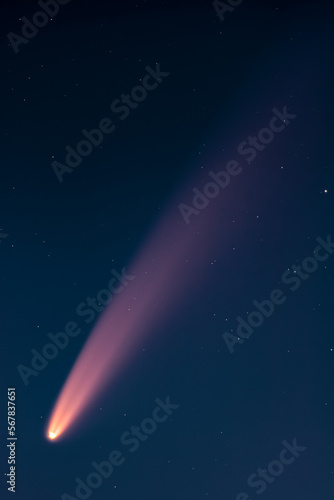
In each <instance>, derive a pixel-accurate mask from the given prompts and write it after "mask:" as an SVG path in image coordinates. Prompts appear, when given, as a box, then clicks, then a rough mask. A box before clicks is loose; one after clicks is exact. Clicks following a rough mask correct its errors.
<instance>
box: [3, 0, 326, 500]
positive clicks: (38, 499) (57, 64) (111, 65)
mask: <svg viewBox="0 0 334 500" xmlns="http://www.w3.org/2000/svg"><path fill="white" fill-rule="evenodd" d="M237 3H238V2H237V1H234V2H233V1H231V2H230V4H231V5H235V7H234V8H233V9H234V10H232V11H230V12H229V11H227V12H226V13H225V14H224V16H225V17H224V20H223V21H222V20H220V19H219V17H218V16H217V13H216V11H215V8H214V6H213V4H212V3H211V2H210V1H209V2H204V1H202V2H196V1H191V2H190V1H189V2H188V1H180V2H168V1H166V2H161V1H159V2H153V1H150V2H149V1H143V0H138V1H137V2H125V3H121V2H118V3H114V2H104V1H103V0H97V1H95V2H92V1H86V0H84V1H82V2H79V1H78V0H71V1H70V2H68V3H67V4H66V5H65V4H64V5H61V6H59V12H58V13H57V14H56V15H54V16H53V19H52V21H48V23H47V24H46V26H44V27H41V28H39V31H38V32H37V33H36V34H35V35H34V36H33V35H30V36H31V38H30V39H27V38H26V39H25V40H26V42H27V43H23V42H22V43H19V44H18V46H17V53H15V50H14V48H13V47H12V46H11V44H10V42H9V39H8V36H7V35H8V34H9V33H10V32H12V33H15V34H16V35H20V36H22V26H23V24H24V20H23V21H22V18H23V17H24V16H25V17H26V18H27V19H28V20H32V19H33V16H35V14H36V12H38V11H41V7H40V6H39V5H38V3H37V2H34V1H29V2H19V1H18V2H12V3H11V6H10V7H8V6H2V7H1V9H2V13H1V14H2V15H1V33H2V38H1V40H2V43H1V46H0V54H1V60H2V79H1V85H2V93H1V101H2V114H1V117H2V118H1V131H0V133H1V137H2V162H1V163H2V168H1V176H2V179H1V184H0V185H1V198H0V203H1V214H2V215H1V224H0V229H1V230H2V232H0V253H1V263H2V264H1V274H0V277H1V283H2V301H1V303H2V307H1V310H2V336H1V338H2V342H3V345H2V349H1V359H0V361H1V363H0V366H1V397H2V400H1V407H2V412H1V415H2V417H1V428H0V437H1V453H0V456H1V457H2V461H1V472H2V475H1V485H0V486H1V494H0V496H1V498H7V497H8V498H10V495H12V493H10V492H8V491H7V487H8V485H7V484H6V478H5V474H7V473H8V471H9V467H10V466H9V464H8V463H7V458H8V453H9V452H8V450H9V448H7V447H6V445H7V443H8V442H9V441H8V440H7V437H8V433H7V425H6V420H7V415H6V399H7V388H9V387H14V388H15V390H16V416H15V418H16V437H17V442H16V457H15V459H16V463H15V472H16V498H17V499H18V500H21V499H22V500H26V499H29V500H30V499H31V500H32V499H34V500H42V499H43V500H45V499H48V500H49V499H50V500H53V499H62V500H69V498H71V497H72V498H83V497H84V490H82V492H81V493H82V495H83V496H81V497H80V496H77V495H76V493H75V488H76V482H75V481H76V478H81V480H82V481H84V482H85V484H86V478H87V476H88V475H89V474H90V473H92V472H93V471H94V468H93V466H92V462H96V463H101V462H102V461H106V460H109V456H110V453H111V452H112V451H113V450H119V451H120V453H121V454H122V456H123V457H124V459H125V460H124V462H123V463H122V464H121V465H119V466H117V465H115V466H114V470H113V472H112V475H111V476H110V477H109V478H104V479H103V480H102V479H101V485H100V486H99V487H97V488H95V489H94V488H91V490H92V492H91V494H89V490H87V492H86V494H87V498H92V499H98V500H109V499H110V500H112V499H115V500H130V499H131V500H132V499H135V498H143V499H144V498H145V499H147V500H151V499H152V500H153V499H156V498H157V497H158V498H159V499H161V500H167V499H168V500H170V499H175V500H204V499H208V500H210V499H212V500H225V499H226V500H235V499H237V500H249V499H251V500H254V499H256V498H258V497H260V498H261V500H262V499H263V500H266V499H268V500H269V499H270V500H280V499H282V498H284V499H287V500H294V499H299V498H300V499H301V498H302V499H305V500H314V498H318V499H321V500H330V499H332V498H333V493H334V485H333V481H334V465H333V432H332V428H331V426H330V422H331V421H332V420H333V403H334V401H333V391H332V384H331V381H332V380H333V369H332V366H333V356H334V351H333V349H334V342H333V338H332V332H333V326H334V322H333V314H332V297H333V269H334V253H333V250H332V247H331V245H330V243H327V244H326V241H327V242H330V238H331V235H333V236H332V239H333V240H334V227H333V206H334V202H333V189H334V185H333V172H332V169H333V161H332V149H333V148H332V134H333V127H332V116H333V112H334V107H333V104H334V101H333V98H332V88H333V62H332V53H333V40H332V24H333V22H332V19H333V17H332V16H333V6H332V3H331V2H329V1H319V2H317V3H316V4H315V3H314V2H279V1H278V2H273V1H268V2H260V1H252V0H250V1H247V0H245V1H244V2H240V5H238V6H237ZM225 4H228V2H225ZM221 9H223V7H221ZM34 19H35V20H36V19H37V18H36V16H35V18H34ZM40 21H41V22H42V23H43V16H42V18H40ZM37 22H38V20H37ZM30 29H32V28H30ZM25 33H26V34H27V33H28V34H29V31H27V32H25ZM12 40H13V38H12ZM157 64H158V66H157ZM159 66H160V70H161V72H163V73H166V75H165V76H163V77H162V81H160V82H159V81H158V80H157V79H154V76H152V72H153V71H154V70H156V69H157V68H159ZM147 67H149V68H150V70H148V69H147ZM147 74H151V79H150V80H148V79H147V80H146V82H149V83H148V84H149V85H151V86H152V87H153V86H154V87H155V88H152V89H149V90H147V96H146V95H145V97H143V98H142V100H141V102H139V101H140V99H141V97H142V96H143V94H140V91H137V92H138V93H137V94H136V95H137V96H139V97H138V105H137V106H136V103H135V104H134V101H133V100H131V101H130V104H126V103H123V106H124V105H125V106H126V107H127V108H126V109H127V110H128V111H125V110H124V109H123V112H121V111H120V110H119V106H121V105H122V103H120V102H118V101H116V100H117V99H118V100H121V99H122V97H121V96H122V94H128V93H131V90H132V89H133V88H134V87H136V86H138V85H139V86H140V85H142V84H143V81H144V77H145V75H147ZM167 74H168V75H167ZM157 78H158V77H157ZM155 81H157V83H158V85H157V86H155V85H154V83H155ZM115 101H116V102H115ZM112 103H114V109H111V108H110V106H111V104H112ZM285 107H286V109H287V112H288V113H290V114H292V115H295V117H294V118H290V123H286V122H283V121H282V120H280V119H279V118H278V120H277V121H275V126H276V127H279V126H281V127H283V128H282V130H281V131H280V132H278V131H275V132H272V137H270V139H269V140H268V141H267V144H265V145H264V146H263V143H261V142H260V146H258V145H259V142H256V145H257V146H255V145H254V142H253V145H252V146H250V145H249V141H254V139H252V138H251V139H250V138H249V137H250V136H251V137H253V138H254V137H255V138H256V137H258V135H260V136H261V137H262V138H264V141H265V140H266V138H268V135H266V133H267V134H268V132H261V133H260V134H259V132H260V131H261V130H263V128H266V129H267V130H268V127H270V123H273V122H272V121H271V120H272V118H273V116H277V113H276V115H275V112H274V111H273V109H274V108H275V109H276V111H277V112H279V113H282V112H283V111H284V108H285ZM117 108H118V111H117ZM106 118H108V119H109V120H111V121H112V123H109V122H106V121H104V122H103V126H105V127H107V125H108V126H109V130H110V129H111V127H112V125H113V126H114V129H113V130H112V131H110V133H105V134H104V135H103V140H102V141H101V142H100V144H98V145H96V146H95V145H94V147H93V146H92V147H90V149H91V152H90V154H87V156H85V157H83V158H82V160H81V162H80V164H78V166H76V167H71V166H69V165H67V164H66V154H67V150H66V149H65V148H66V146H70V147H71V148H73V149H74V150H76V148H77V146H78V143H79V142H80V141H82V140H84V139H87V137H84V135H83V134H82V130H83V129H85V130H87V131H91V130H92V129H96V128H97V127H98V126H99V124H100V126H101V120H103V119H106ZM122 118H123V119H122ZM270 130H272V129H270ZM99 140H101V136H100V135H99V134H98V136H96V135H95V141H97V142H98V141H99ZM255 140H256V139H255ZM241 143H243V145H241ZM245 143H247V144H245ZM240 145H241V146H240ZM86 147H87V146H86ZM247 147H252V148H253V156H254V159H253V161H251V162H250V163H249V161H247V159H248V158H249V156H247V155H246V154H242V152H240V149H239V151H238V148H241V149H242V151H244V150H245V149H246V148H247ZM84 148H85V146H83V149H82V150H81V151H84V152H85V150H84ZM254 151H255V152H256V154H255V153H254ZM72 159H73V158H72ZM232 160H235V161H238V162H239V165H240V167H241V168H242V171H241V173H239V174H238V175H236V176H231V180H230V184H229V185H228V186H226V188H223V189H221V191H220V193H219V196H217V197H216V198H214V199H211V200H209V203H208V207H206V208H203V210H198V209H197V208H196V207H195V211H198V212H199V213H197V214H195V213H194V214H193V215H192V216H191V217H190V221H191V222H190V224H189V225H187V224H186V223H185V222H184V220H183V219H182V215H181V213H180V210H179V206H178V205H179V204H180V203H185V204H187V205H188V206H192V207H193V209H194V206H193V205H192V203H193V198H194V196H195V195H194V192H193V191H192V190H193V188H196V189H198V190H199V191H200V192H202V193H203V190H204V186H205V185H206V183H207V182H208V181H210V180H212V179H211V178H210V175H209V173H210V172H211V171H214V172H218V171H221V170H224V169H225V168H226V165H227V163H228V162H229V161H232ZM53 162H58V165H59V164H60V163H61V164H63V165H65V166H66V167H67V172H63V174H62V182H59V176H58V178H57V175H56V173H55V170H54V168H53V167H52V163H53ZM78 163H79V160H78ZM70 169H72V171H70ZM203 203H205V202H203ZM166 206H167V207H169V210H170V211H171V212H170V213H171V217H175V216H176V217H177V216H179V219H178V221H179V222H178V225H177V226H175V232H173V233H172V234H171V238H170V241H168V242H166V245H167V247H168V245H170V246H171V248H172V247H173V245H175V244H177V242H179V241H182V234H183V231H184V232H186V231H188V232H189V231H192V230H193V231H194V232H195V233H196V231H197V228H198V227H200V228H201V230H200V231H198V234H197V233H196V238H197V239H196V244H194V246H193V247H192V248H190V249H188V250H187V254H186V258H185V264H184V265H185V269H187V263H188V262H187V261H189V262H192V261H194V259H195V258H196V256H197V254H198V249H199V248H200V247H202V246H203V245H206V244H208V243H209V242H210V245H211V246H210V247H209V245H208V251H207V253H206V254H205V257H204V258H203V259H202V260H201V261H200V264H199V267H198V269H197V268H196V269H194V268H192V272H191V278H192V284H191V286H189V287H188V288H185V291H184V292H182V294H181V296H179V297H178V298H177V306H175V305H174V306H173V307H171V309H170V311H169V312H168V319H167V320H166V319H165V318H164V319H163V321H161V322H160V324H158V325H157V326H156V327H155V329H154V331H153V332H151V333H150V335H149V336H148V337H147V338H145V340H143V341H142V343H141V344H140V345H139V346H138V347H137V348H136V353H135V355H134V356H133V358H132V359H131V360H130V361H129V362H128V363H126V364H125V365H124V369H123V371H122V373H120V374H119V376H118V378H117V380H116V381H115V383H113V384H112V385H111V386H110V387H109V388H108V390H107V391H105V392H104V393H103V395H102V396H101V398H100V399H99V400H98V403H97V404H96V408H95V409H93V410H92V411H91V412H90V414H89V416H88V418H86V419H85V420H84V421H82V422H80V425H79V426H78V429H77V432H75V433H69V435H68V436H67V437H66V439H63V440H62V441H59V442H57V441H55V442H50V441H48V440H46V439H45V425H46V422H47V420H48V418H49V415H50V413H51V410H52V407H53V405H54V403H55V401H56V398H57V396H58V394H59V392H60V391H61V388H62V386H63V383H64V382H65V380H66V378H67V376H68V374H69V373H70V370H71V368H72V367H73V365H74V362H75V360H76V359H77V357H78V355H79V353H80V351H81V348H82V347H83V346H84V344H85V341H86V339H87V338H88V336H89V334H90V332H91V331H92V329H93V326H94V324H95V323H96V320H97V319H98V317H99V312H98V311H94V313H92V314H91V315H90V317H91V321H89V322H86V321H85V319H87V318H88V316H86V317H85V316H80V315H79V314H78V312H77V307H78V306H79V305H80V304H82V302H84V303H86V302H87V297H91V298H94V297H97V294H98V292H99V291H100V290H101V289H104V288H106V287H107V285H108V282H109V280H110V277H111V271H112V270H116V271H117V272H118V273H121V271H122V269H123V268H125V269H128V266H129V265H130V263H131V261H132V260H133V259H135V257H136V255H137V253H138V251H139V249H141V248H142V247H143V245H145V242H146V241H147V238H148V237H149V235H151V234H152V233H153V234H154V231H155V227H159V222H160V220H161V217H162V214H163V213H164V210H165V207H166ZM201 217H202V219H201ZM204 217H205V219H204ZM204 221H205V222H204ZM1 235H2V236H1ZM319 238H321V239H322V243H321V244H320V243H319ZM319 244H320V246H321V249H319ZM317 248H318V250H316V249H317ZM315 250H316V252H315ZM315 257H318V259H315ZM153 258H154V255H153V256H152V259H153ZM305 259H306V260H305ZM325 259H326V260H325ZM293 266H295V267H293ZM298 266H303V269H299V268H298ZM312 266H313V267H312ZM306 269H307V270H309V272H307V271H305V270H306ZM136 279H138V280H140V276H138V277H136ZM181 279H182V278H181V276H180V280H181ZM297 280H299V281H297ZM181 285H182V286H183V285H184V283H178V282H177V281H175V283H173V286H174V287H175V291H176V292H177V290H178V288H179V287H181ZM130 286H131V282H130V283H129V287H130ZM294 288H295V289H294ZM277 289H279V290H281V292H282V294H283V295H284V298H285V300H283V299H282V303H281V304H275V309H274V311H272V314H271V315H270V317H268V318H265V317H263V323H262V324H261V326H258V327H256V326H254V327H253V333H252V334H251V335H250V336H249V337H248V338H246V335H245V334H244V335H245V336H244V337H243V338H242V337H241V336H240V331H239V333H237V325H238V323H240V321H247V318H248V321H249V322H250V323H251V321H252V320H251V319H250V318H251V316H250V315H251V313H252V312H253V311H254V310H256V307H255V306H254V304H253V302H254V301H259V302H262V301H264V300H268V299H269V298H270V296H271V298H272V299H273V298H274V296H275V294H274V296H273V295H271V294H272V293H273V291H274V290H277ZM146 293H149V290H147V289H146V288H145V286H143V289H142V294H143V296H145V294H146ZM99 297H100V298H101V295H99ZM276 297H277V294H276ZM96 304H97V306H96V308H97V309H102V305H101V302H100V303H99V304H98V300H97V302H96ZM81 307H83V306H81ZM152 307H154V305H153V304H152ZM267 307H269V306H267ZM273 307H274V306H273ZM93 309H94V308H93ZM262 316H265V313H263V314H262ZM238 317H239V318H242V320H240V319H239V320H238V319H237V318H238ZM257 317H258V316H257ZM253 318H256V315H255V316H254V315H253ZM71 321H73V322H75V323H76V324H77V325H78V327H79V328H80V330H81V331H80V333H79V334H78V335H77V336H73V337H69V341H68V344H67V345H66V346H65V347H64V348H63V349H59V352H58V353H57V354H56V355H55V357H54V359H49V361H48V364H46V362H45V363H44V364H45V367H43V365H42V364H40V365H39V370H38V369H36V365H35V367H34V366H33V365H32V364H31V362H32V358H33V355H35V354H36V351H37V352H38V353H39V354H41V353H42V351H43V348H44V346H45V344H48V343H50V336H48V334H50V333H51V334H53V335H55V334H57V333H58V332H63V331H64V328H65V325H66V324H68V323H69V322H71ZM246 328H247V327H246ZM250 328H251V327H250ZM247 330H248V332H249V331H250V330H249V329H247ZM242 332H243V331H242ZM242 332H241V333H242ZM232 336H234V337H232ZM227 338H229V339H230V340H231V339H234V341H233V342H234V345H233V351H234V352H233V353H232V354H231V352H230V350H231V349H229V347H228V344H227V341H226V339H227ZM34 349H35V350H36V351H33V353H32V352H31V350H34ZM53 352H55V351H53ZM39 362H40V363H43V361H41V360H40V361H39ZM98 363H99V359H96V364H97V365H98ZM19 366H21V369H20V370H21V375H20V373H19V370H18V367H19ZM22 366H24V367H25V369H27V370H28V372H26V373H29V376H27V377H26V378H25V381H24V380H23V379H24V377H22ZM29 370H33V371H31V372H29ZM87 377H89V373H87ZM85 383H87V380H86V381H85V380H84V379H83V380H82V388H83V390H84V387H85ZM168 396H169V397H170V402H171V403H172V404H175V405H179V407H178V408H177V409H175V410H173V411H172V412H171V414H168V411H167V413H166V415H167V416H168V419H167V420H165V421H164V422H162V421H161V422H158V421H156V430H154V432H152V434H149V433H147V436H148V437H147V439H146V437H144V438H143V439H145V440H143V441H141V440H140V438H136V439H138V444H139V446H138V447H135V448H136V449H135V450H134V451H133V452H131V451H130V449H131V446H130V444H128V445H126V444H124V438H123V442H121V436H122V435H124V433H126V432H130V433H131V432H132V431H131V427H132V426H136V425H139V426H140V425H141V424H142V422H143V420H144V419H148V418H150V419H152V415H154V409H155V408H156V407H157V404H158V403H157V402H156V400H157V399H158V398H159V400H160V402H161V401H162V402H165V401H166V398H167V397H168ZM158 406H159V405H158ZM163 411H164V410H163V409H162V410H161V411H160V413H159V416H160V419H162V416H163ZM155 415H157V412H156V413H155ZM143 425H144V426H145V424H143ZM294 440H296V442H297V446H298V447H301V448H303V450H302V451H299V452H298V451H294V453H295V455H294V454H293V452H291V450H290V451H288V452H286V453H285V452H284V453H283V454H282V450H283V448H285V449H289V447H290V448H291V446H292V445H293V442H294ZM287 444H288V448H287ZM295 449H296V447H295ZM297 455H298V456H297ZM292 458H294V461H293V462H292ZM284 460H285V461H284ZM116 461H117V460H116ZM273 461H274V462H273ZM287 461H290V462H291V463H287ZM280 464H281V465H280ZM259 469H260V470H259ZM264 469H266V471H267V472H263V470H264ZM261 471H262V472H261ZM268 471H269V472H268ZM270 471H271V472H270ZM275 471H276V472H275ZM275 473H276V476H275ZM252 475H253V476H252ZM261 475H262V477H261ZM4 478H5V480H4ZM265 478H269V479H265ZM97 480H98V479H97ZM93 481H94V480H93ZM98 481H99V480H98ZM247 481H249V482H250V483H251V484H247ZM256 481H257V482H258V483H257V486H256ZM254 483H255V485H254ZM242 493H243V494H242ZM64 494H67V495H71V497H66V496H64ZM62 495H63V497H62ZM238 495H239V497H238Z"/></svg>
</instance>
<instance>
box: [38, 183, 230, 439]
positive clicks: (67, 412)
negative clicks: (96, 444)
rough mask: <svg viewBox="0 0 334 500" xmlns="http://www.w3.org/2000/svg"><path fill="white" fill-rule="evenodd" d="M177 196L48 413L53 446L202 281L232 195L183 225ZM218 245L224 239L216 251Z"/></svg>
mask: <svg viewBox="0 0 334 500" xmlns="http://www.w3.org/2000/svg"><path fill="white" fill-rule="evenodd" d="M180 194H181V193H178V195H177V196H176V197H175V199H174V200H173V201H172V202H171V203H170V205H168V206H167V209H166V211H165V212H164V215H163V216H162V217H161V219H160V221H158V223H157V224H156V226H155V227H153V229H152V230H151V231H150V232H149V233H148V235H147V238H146V241H145V242H144V244H143V245H142V247H141V248H140V250H139V252H138V255H137V257H135V258H134V259H133V261H132V262H130V264H129V266H128V267H127V272H129V273H130V274H131V275H133V276H135V279H134V280H132V281H130V282H129V283H128V284H127V286H124V287H123V288H124V289H123V290H122V292H121V293H119V294H115V295H114V296H113V297H112V300H111V302H110V304H108V305H107V306H106V308H105V309H104V311H103V312H102V313H101V315H100V317H99V319H98V321H97V323H96V324H95V325H94V327H93V330H92V332H91V334H90V336H89V337H88V339H87V341H86V343H85V344H84V346H83V348H82V351H81V353H80V354H79V356H78V358H77V360H76V361H75V363H74V365H73V368H72V370H71V372H70V374H69V376H68V378H67V380H66V381H65V384H64V386H63V388H62V390H61V392H60V394H59V396H58V398H57V400H56V403H55V405H54V408H53V410H52V412H51V416H50V419H49V422H48V425H47V429H46V436H47V438H48V439H50V440H52V441H58V440H59V439H60V438H63V436H64V435H66V434H67V433H68V432H70V431H71V430H73V429H75V428H76V424H77V423H78V422H79V420H80V419H81V418H82V417H83V416H85V415H87V412H88V411H89V410H90V409H92V408H93V407H94V405H95V404H96V402H97V400H98V399H99V398H100V397H101V395H102V392H104V391H106V390H107V388H109V387H110V386H111V384H112V383H114V382H115V380H116V378H117V376H119V374H120V373H121V372H122V370H124V369H125V368H126V367H127V366H128V364H129V362H130V359H131V358H132V357H133V356H135V355H136V352H138V351H139V349H140V348H141V346H142V343H143V341H144V339H145V338H146V337H147V336H148V335H149V334H153V333H154V332H155V331H156V330H157V328H158V327H159V325H161V324H162V322H163V321H164V320H165V319H166V318H167V317H168V318H169V317H170V316H171V314H172V313H173V314H175V311H176V310H177V309H178V308H179V307H180V305H181V304H183V303H184V302H185V297H186V296H187V291H188V292H189V291H191V290H192V286H193V285H196V284H197V283H198V282H201V281H202V280H203V278H204V277H205V276H206V275H207V273H208V270H207V267H208V262H209V259H210V249H211V250H212V245H213V244H215V245H217V241H218V240H219V234H221V235H223V228H225V229H227V227H228V223H227V220H226V217H225V216H224V213H226V206H228V204H229V202H230V201H232V200H233V199H232V198H231V196H232V195H231V196H228V197H227V196H226V195H225V193H224V197H223V198H224V200H223V206H221V205H222V203H220V202H219V200H213V201H211V204H210V205H209V206H208V208H206V209H205V211H204V210H203V212H201V213H200V214H199V216H198V217H193V221H192V223H191V224H189V225H187V224H186V223H185V221H184V219H183V218H182V217H181V215H180V212H179V211H178V203H177V201H178V200H179V201H180V196H179V195H180ZM182 194H183V196H182V198H181V201H183V199H184V193H182ZM225 205H226V206H225ZM197 212H199V211H197ZM229 219H231V218H229ZM224 245H225V246H226V236H225V238H224V240H223V243H222V249H221V250H222V251H223V249H224ZM215 248H216V247H215Z"/></svg>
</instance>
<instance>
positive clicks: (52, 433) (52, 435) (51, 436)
mask: <svg viewBox="0 0 334 500" xmlns="http://www.w3.org/2000/svg"><path fill="white" fill-rule="evenodd" d="M56 437H57V434H56V433H55V432H49V438H50V439H56Z"/></svg>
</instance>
